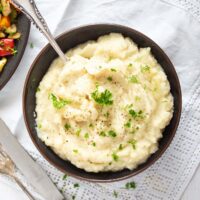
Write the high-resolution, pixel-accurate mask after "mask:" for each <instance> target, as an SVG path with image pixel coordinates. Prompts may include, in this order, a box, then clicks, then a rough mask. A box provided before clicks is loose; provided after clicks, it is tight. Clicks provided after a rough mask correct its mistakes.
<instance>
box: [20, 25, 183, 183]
mask: <svg viewBox="0 0 200 200" xmlns="http://www.w3.org/2000/svg"><path fill="white" fill-rule="evenodd" d="M111 32H117V33H122V34H123V35H124V36H127V37H130V38H131V39H132V40H133V41H134V42H135V43H136V44H138V45H139V47H151V51H152V53H153V55H154V56H155V58H156V59H157V60H158V62H159V63H160V64H161V66H162V67H163V69H164V71H165V73H166V74H167V77H168V80H169V82H170V86H171V93H172V95H173V97H174V114H173V118H172V120H171V122H170V124H169V125H168V126H167V127H166V128H165V130H164V132H163V138H161V139H160V141H159V149H158V151H156V152H155V153H154V154H152V155H151V156H150V157H149V159H148V160H147V161H146V162H145V163H143V164H141V165H139V166H138V167H137V168H136V169H134V170H128V169H125V170H122V171H118V172H103V173H88V172H86V171H84V170H82V169H78V168H77V167H75V166H74V165H72V164H71V163H70V162H68V161H64V160H62V159H61V158H59V157H58V156H57V155H56V154H55V153H54V152H53V151H52V150H51V149H50V148H49V147H47V146H46V145H45V144H44V143H43V142H42V141H41V140H40V139H39V138H38V137H37V131H36V122H35V115H34V112H35V106H36V99H35V92H36V88H37V87H38V85H39V83H40V81H41V80H42V78H43V76H44V75H45V73H46V72H47V70H48V68H49V66H50V64H51V62H52V61H53V60H54V59H55V58H56V57H58V56H57V54H56V53H55V51H54V50H53V49H52V47H51V46H50V45H49V44H48V45H47V46H46V47H45V48H44V49H43V50H42V51H41V52H40V54H39V55H38V56H37V58H36V59H35V61H34V63H33V64H32V67H31V68H30V71H29V73H28V75H27V78H26V83H25V86H24V94H23V112H24V119H25V122H26V126H27V129H28V132H29V134H30V137H31V139H32V141H33V143H34V144H35V146H36V147H37V148H38V150H39V151H40V153H41V154H42V155H43V156H44V157H45V158H46V159H47V160H48V161H49V162H50V163H51V164H52V165H54V166H55V167H56V168H58V169H59V170H61V171H63V172H64V173H67V174H69V175H71V176H74V177H76V178H78V179H84V180H87V181H92V182H111V181H119V180H122V179H125V178H128V177H131V176H134V175H136V174H138V173H140V172H142V171H143V170H145V169H147V168H148V167H149V166H151V165H152V164H153V163H154V162H155V161H156V160H157V159H158V158H160V157H161V155H162V154H163V152H164V151H165V150H166V149H167V147H168V146H169V144H170V143H171V141H172V139H173V137H174V134H175V132H176V129H177V127H178V124H179V120H180V115H181V105H182V102H181V88H180V84H179V80H178V77H177V74H176V71H175V69H174V66H173V65H172V63H171V62H170V60H169V58H168V57H167V55H166V54H165V53H164V52H163V50H162V49H161V48H160V47H159V46H158V45H157V44H156V43H155V42H154V41H152V40H151V39H149V38H148V37H146V36H145V35H143V34H142V33H140V32H138V31H136V30H134V29H132V28H129V27H125V26H121V25H113V24H97V25H88V26H83V27H79V28H76V29H73V30H71V31H67V32H65V33H64V34H62V35H60V36H59V37H58V38H57V39H56V40H57V42H58V44H59V45H60V47H61V48H62V50H63V51H64V52H66V51H67V50H69V49H71V48H72V47H75V46H76V45H78V44H80V43H83V42H86V41H88V40H96V39H97V38H98V37H99V36H101V35H104V34H108V33H111Z"/></svg>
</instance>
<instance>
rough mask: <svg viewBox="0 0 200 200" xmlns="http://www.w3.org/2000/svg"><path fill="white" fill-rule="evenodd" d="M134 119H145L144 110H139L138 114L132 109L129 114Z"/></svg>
mask: <svg viewBox="0 0 200 200" xmlns="http://www.w3.org/2000/svg"><path fill="white" fill-rule="evenodd" d="M128 113H129V114H130V115H131V116H132V117H133V118H134V119H143V118H144V113H143V111H142V110H139V111H138V112H137V111H135V110H133V109H130V110H129V112H128Z"/></svg>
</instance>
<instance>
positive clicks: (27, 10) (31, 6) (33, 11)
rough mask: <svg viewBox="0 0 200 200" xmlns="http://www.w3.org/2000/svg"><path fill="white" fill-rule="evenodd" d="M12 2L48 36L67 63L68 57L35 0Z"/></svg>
mask: <svg viewBox="0 0 200 200" xmlns="http://www.w3.org/2000/svg"><path fill="white" fill-rule="evenodd" d="M10 2H11V4H13V5H14V6H15V7H16V8H17V9H19V10H20V11H21V12H23V13H24V14H25V15H26V16H27V17H28V18H29V20H30V21H31V22H32V23H33V24H34V25H35V26H36V27H37V28H38V29H39V31H40V32H41V33H43V34H44V36H45V37H46V38H47V40H48V41H49V43H50V44H51V46H52V47H53V48H54V50H55V51H56V52H57V54H58V55H59V56H60V58H61V59H62V61H63V62H64V63H66V62H67V60H68V59H67V57H66V56H65V54H64V53H63V51H62V50H61V49H60V47H59V46H58V44H57V42H56V41H55V39H54V37H53V35H52V34H51V32H50V30H49V28H48V26H47V23H46V22H45V20H44V18H43V17H42V15H41V14H40V12H39V10H38V8H37V7H36V4H35V2H34V0H11V1H10Z"/></svg>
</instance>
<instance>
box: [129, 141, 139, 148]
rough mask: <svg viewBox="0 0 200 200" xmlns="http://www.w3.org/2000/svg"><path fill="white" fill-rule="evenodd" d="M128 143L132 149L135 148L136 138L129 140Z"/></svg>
mask: <svg viewBox="0 0 200 200" xmlns="http://www.w3.org/2000/svg"><path fill="white" fill-rule="evenodd" d="M128 143H129V144H131V145H132V147H133V149H136V143H137V141H136V140H130V141H129V142H128Z"/></svg>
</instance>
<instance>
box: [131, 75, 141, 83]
mask: <svg viewBox="0 0 200 200" xmlns="http://www.w3.org/2000/svg"><path fill="white" fill-rule="evenodd" d="M129 82H131V83H139V80H138V78H137V76H136V75H132V76H131V77H130V78H129Z"/></svg>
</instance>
